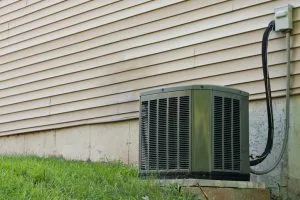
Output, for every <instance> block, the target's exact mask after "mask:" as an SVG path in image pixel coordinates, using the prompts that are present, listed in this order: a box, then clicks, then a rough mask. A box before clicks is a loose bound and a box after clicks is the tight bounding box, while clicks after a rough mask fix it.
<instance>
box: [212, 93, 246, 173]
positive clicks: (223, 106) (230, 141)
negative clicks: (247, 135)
mask: <svg viewBox="0 0 300 200" xmlns="http://www.w3.org/2000/svg"><path fill="white" fill-rule="evenodd" d="M213 115H214V123H213V127H214V132H213V134H214V137H213V149H214V169H215V170H229V171H240V155H241V152H240V134H241V128H240V124H241V118H240V100H238V99H233V98H229V97H222V96H214V109H213Z"/></svg>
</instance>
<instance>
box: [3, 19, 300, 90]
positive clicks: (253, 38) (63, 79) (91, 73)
mask: <svg viewBox="0 0 300 200" xmlns="http://www.w3.org/2000/svg"><path fill="white" fill-rule="evenodd" d="M299 25H300V23H299ZM298 27H300V26H298ZM299 29H300V28H299ZM299 32H300V30H297V31H294V34H296V33H299ZM262 33H263V30H258V31H253V32H251V33H249V32H248V33H244V34H239V35H235V36H232V37H230V38H228V37H227V38H223V39H218V40H213V41H209V42H205V43H202V44H199V45H197V46H193V47H191V49H192V48H196V50H197V54H206V53H209V52H213V51H220V50H222V49H228V48H233V47H237V46H240V45H246V44H251V43H254V42H258V41H260V39H261V35H262ZM271 38H273V37H271ZM237 41H238V42H237ZM191 52H192V51H191ZM173 59H174V60H176V59H178V58H177V57H173ZM179 59H181V58H179ZM170 61H171V60H170ZM85 66H86V65H85ZM140 67H144V66H141V65H131V68H126V67H124V65H123V67H122V68H120V67H114V65H113V64H112V65H110V66H109V70H104V69H103V68H107V67H98V68H91V69H90V70H84V71H79V72H77V73H69V74H62V73H64V72H65V71H62V70H61V69H60V68H58V69H60V70H57V71H56V72H55V73H53V71H54V70H46V71H42V72H38V73H33V74H29V75H25V76H24V75H22V76H20V77H17V78H13V79H8V80H6V81H2V82H1V84H0V89H5V88H9V87H14V86H18V85H24V84H26V83H31V82H35V81H38V80H43V79H46V80H44V81H40V82H38V85H39V86H41V85H42V86H43V87H51V86H55V85H59V84H66V83H71V82H76V81H80V80H84V79H91V78H95V77H99V76H105V75H109V74H114V73H119V72H122V71H127V70H132V69H135V68H140ZM13 72H15V73H17V72H18V71H17V70H15V71H12V72H10V73H11V74H12V75H13ZM62 75H64V76H62ZM15 76H17V75H15ZM57 76H60V77H57ZM51 77H57V78H51ZM32 85H33V84H31V85H30V84H29V85H27V86H32ZM27 86H25V85H24V87H27Z"/></svg>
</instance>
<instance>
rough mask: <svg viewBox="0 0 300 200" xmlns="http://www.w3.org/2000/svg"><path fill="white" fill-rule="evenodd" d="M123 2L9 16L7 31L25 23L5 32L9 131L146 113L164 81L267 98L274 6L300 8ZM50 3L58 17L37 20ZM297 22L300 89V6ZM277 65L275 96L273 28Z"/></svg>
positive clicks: (280, 60)
mask: <svg viewBox="0 0 300 200" xmlns="http://www.w3.org/2000/svg"><path fill="white" fill-rule="evenodd" d="M115 1H116V2H115ZM115 1H114V0H107V1H105V2H106V3H107V4H108V5H107V6H104V7H101V5H100V4H101V3H103V4H105V2H104V1H97V2H96V1H89V2H81V3H79V4H78V5H71V4H68V5H69V6H70V7H67V6H66V7H65V8H64V9H61V10H58V11H57V12H55V11H54V9H53V8H54V7H56V6H57V5H60V4H61V5H62V4H63V3H64V2H60V1H59V0H57V2H56V3H53V2H52V3H53V5H50V2H47V3H48V4H47V3H46V2H43V1H40V0H39V1H38V0H31V1H27V6H24V7H23V8H20V9H16V10H12V11H11V12H8V13H6V14H5V15H7V16H11V19H8V20H9V21H3V23H2V24H1V19H4V18H1V16H0V28H1V25H3V27H4V28H6V27H5V25H6V23H9V22H14V23H15V24H14V27H10V26H9V27H7V28H10V31H9V32H8V31H2V32H0V62H1V63H0V66H1V68H0V108H1V109H0V135H7V134H17V133H23V132H27V131H33V130H35V131H41V130H46V129H52V128H62V127H68V126H75V125H82V124H88V123H100V122H105V121H106V122H109V121H114V120H124V119H131V118H137V117H138V115H137V113H138V110H139V106H138V105H139V102H138V100H139V94H140V92H142V91H145V90H149V89H151V88H154V87H162V86H175V85H190V84H217V85H227V86H229V87H233V88H238V89H242V90H245V91H247V92H249V93H250V94H251V96H250V99H251V100H254V99H260V98H264V97H263V94H264V87H263V80H262V79H263V76H262V69H261V58H260V53H261V52H260V51H261V37H262V33H263V29H264V28H265V27H266V25H267V23H268V22H269V21H270V20H271V19H272V18H273V11H274V7H277V6H278V5H282V3H283V2H284V3H285V4H286V3H291V4H294V6H296V7H299V6H300V2H298V1H293V0H290V1H257V0H254V1H243V2H241V1H237V0H233V1H225V0H215V1H203V2H205V3H204V4H200V3H199V1H196V0H195V1H181V0H170V1H156V2H154V1H149V2H148V1H146V0H145V1H130V3H128V2H129V1H128V2H126V1H118V0H115ZM113 2H115V3H113ZM196 2H197V3H198V4H197V3H196ZM30 3H32V4H31V5H28V4H30ZM122 4H123V6H124V7H123V8H121V7H120V6H116V5H122ZM298 4H299V5H298ZM0 5H1V4H0ZM11 5H13V4H9V5H7V6H4V7H0V9H1V8H5V7H9V6H11ZM47 5H48V6H47ZM64 5H67V4H64ZM92 5H94V6H92ZM185 5H187V6H185ZM192 5H194V6H192ZM84 6H86V7H84ZM97 6H98V7H97ZM50 8H51V9H52V11H53V13H51V12H48V13H47V14H45V15H44V17H41V18H35V17H36V16H38V15H41V11H43V10H44V11H47V10H48V9H50ZM80 8H85V9H86V10H84V9H80ZM104 8H107V10H105V11H104V12H105V13H106V14H105V13H104V14H103V12H102V11H101V9H104ZM114 8H115V10H113V9H114ZM176 8H177V9H176ZM179 8H180V9H179ZM30 9H32V10H31V12H30V11H29V10H30ZM51 9H50V10H51ZM22 10H23V11H26V12H24V13H23V14H24V17H25V18H26V19H25V21H23V22H22V20H21V19H22V17H18V15H20V16H21V11H22ZM50 10H48V11H50ZM76 10H77V11H79V12H76ZM172 10H174V11H175V12H173V13H172V12H171V11H172ZM2 17H4V15H3V16H2ZM26 20H27V21H26ZM294 20H295V23H294V24H295V29H294V30H293V35H292V38H291V40H292V67H293V68H292V69H293V70H292V80H293V81H292V94H299V92H300V8H296V9H295V14H294ZM17 22H18V23H19V24H17ZM12 25H13V24H12ZM110 28H111V29H110ZM101 30H103V32H101ZM0 31H1V29H0ZM7 33H9V34H10V35H5V34H7ZM30 33H32V34H31V35H30ZM1 34H3V35H2V36H1ZM1 37H8V38H5V39H4V38H2V40H1ZM13 39H15V40H13ZM1 44H2V45H3V46H2V48H1ZM55 45H57V46H55ZM26 52H27V53H28V54H26ZM1 53H3V54H1ZM269 65H270V76H271V78H272V80H271V84H272V90H273V95H274V96H280V95H281V96H282V95H283V94H284V90H285V85H286V84H285V73H286V72H285V71H286V66H285V65H286V64H285V39H284V35H283V34H278V33H275V34H274V33H272V34H271V38H270V42H269Z"/></svg>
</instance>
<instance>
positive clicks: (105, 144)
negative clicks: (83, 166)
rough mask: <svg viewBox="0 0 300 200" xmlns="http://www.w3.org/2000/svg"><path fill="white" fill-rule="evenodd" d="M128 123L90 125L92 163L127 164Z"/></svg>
mask: <svg viewBox="0 0 300 200" xmlns="http://www.w3.org/2000/svg"><path fill="white" fill-rule="evenodd" d="M129 128H130V127H129V121H122V122H114V123H107V124H96V125H91V127H90V134H91V157H90V159H91V160H92V161H113V160H118V161H122V162H124V163H129V148H128V143H130V140H129V137H130V136H129V135H130V134H129V131H130V130H129Z"/></svg>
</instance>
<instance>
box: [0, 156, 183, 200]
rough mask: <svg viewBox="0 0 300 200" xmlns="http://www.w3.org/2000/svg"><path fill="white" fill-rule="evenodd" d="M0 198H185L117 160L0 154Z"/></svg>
mask: <svg viewBox="0 0 300 200" xmlns="http://www.w3.org/2000/svg"><path fill="white" fill-rule="evenodd" d="M0 199H18V200H20V199H140V200H143V199H145V200H148V199H149V200H153V199H155V200H156V199H189V197H188V196H187V194H183V193H179V192H178V191H177V189H176V187H171V186H170V187H168V188H161V187H159V185H154V184H153V183H150V181H140V179H139V178H138V172H137V170H136V169H135V168H132V167H128V166H125V165H122V164H121V163H88V162H81V161H67V160H63V159H57V158H39V157H27V156H26V157H25V156H24V157H20V156H1V157H0Z"/></svg>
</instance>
